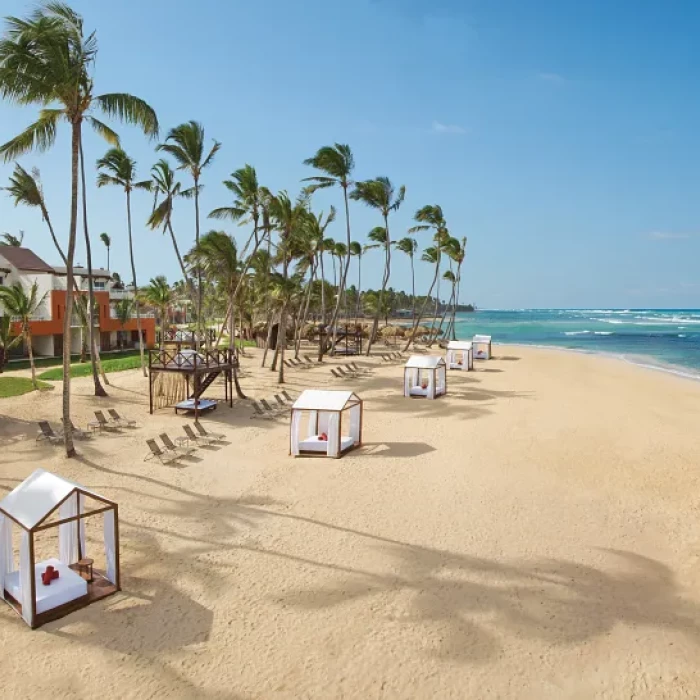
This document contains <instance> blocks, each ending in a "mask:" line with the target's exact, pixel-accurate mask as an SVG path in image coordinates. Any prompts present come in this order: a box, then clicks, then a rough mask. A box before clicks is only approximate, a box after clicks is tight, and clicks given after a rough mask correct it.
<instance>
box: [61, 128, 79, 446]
mask: <svg viewBox="0 0 700 700" xmlns="http://www.w3.org/2000/svg"><path fill="white" fill-rule="evenodd" d="M72 126H73V128H72V130H71V131H72V133H71V201H70V229H69V232H68V253H67V255H66V262H67V265H66V309H65V315H64V317H63V400H62V414H63V415H62V419H63V442H64V445H65V449H66V457H73V456H75V445H74V444H73V425H72V423H71V417H70V349H71V321H72V316H73V258H74V256H75V239H76V233H77V230H78V167H79V160H80V143H81V123H80V122H78V121H75V122H73V125H72Z"/></svg>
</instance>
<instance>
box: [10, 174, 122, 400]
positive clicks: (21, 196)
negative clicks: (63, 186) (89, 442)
mask: <svg viewBox="0 0 700 700" xmlns="http://www.w3.org/2000/svg"><path fill="white" fill-rule="evenodd" d="M0 189H5V190H6V191H7V192H8V194H9V195H10V197H12V199H13V200H14V203H15V206H19V205H20V204H22V205H24V206H27V207H34V208H37V209H39V211H40V212H41V218H42V219H43V220H44V221H45V222H46V226H47V228H48V229H49V235H50V236H51V240H52V241H53V244H54V247H55V248H56V251H57V252H58V255H59V257H60V258H61V261H62V262H63V264H64V265H65V266H66V267H67V266H68V260H67V258H66V254H65V253H64V252H63V248H62V247H61V244H60V243H59V242H58V238H56V233H55V231H54V228H53V224H52V223H51V218H50V217H49V211H48V208H47V206H46V201H45V199H44V192H43V190H42V188H41V182H40V180H39V171H38V170H37V169H36V168H34V169H33V170H32V172H31V173H28V172H27V171H26V170H25V169H24V168H23V167H22V166H21V165H19V164H15V169H14V171H13V173H12V175H11V176H10V184H9V185H8V186H7V187H5V188H0ZM73 291H74V292H75V303H76V306H77V309H78V314H79V316H80V318H81V319H82V318H83V314H88V307H87V304H88V303H89V295H88V299H85V298H84V295H83V294H82V292H81V290H80V288H79V287H78V285H77V283H76V281H75V278H73ZM92 308H93V309H94V308H95V304H94V303H93V307H92ZM81 322H82V321H81ZM86 327H87V326H86ZM90 341H91V347H90V351H91V352H90V355H91V360H92V365H93V367H92V369H93V375H92V377H93V383H94V385H95V396H106V395H107V392H106V391H105V390H104V389H103V388H102V385H101V384H100V380H99V377H97V371H96V370H99V372H100V374H101V375H102V381H104V383H105V384H107V385H109V381H108V380H107V376H106V374H105V372H104V370H103V368H102V363H101V362H100V353H99V350H98V348H97V341H96V339H95V336H94V334H92V335H91V336H90Z"/></svg>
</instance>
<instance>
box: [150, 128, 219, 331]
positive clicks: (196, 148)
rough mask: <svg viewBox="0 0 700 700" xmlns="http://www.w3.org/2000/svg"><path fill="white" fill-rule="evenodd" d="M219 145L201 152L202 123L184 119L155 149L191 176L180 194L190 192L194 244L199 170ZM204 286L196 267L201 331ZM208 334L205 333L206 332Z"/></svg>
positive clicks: (197, 222)
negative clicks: (192, 206) (189, 187)
mask: <svg viewBox="0 0 700 700" xmlns="http://www.w3.org/2000/svg"><path fill="white" fill-rule="evenodd" d="M220 148H221V144H220V143H219V142H218V141H214V145H213V146H212V147H211V149H210V151H209V153H207V154H206V155H205V151H206V146H205V143H204V127H203V126H202V125H201V124H200V123H199V122H196V121H189V122H185V123H184V124H180V125H179V126H176V127H175V128H174V129H171V130H170V131H169V132H168V135H167V136H166V137H165V143H162V144H160V145H159V146H158V150H159V151H165V152H166V153H169V154H170V155H171V156H172V157H173V158H174V159H175V161H176V162H177V164H178V170H187V172H189V174H190V175H191V176H192V180H193V182H194V187H193V188H192V190H185V192H183V193H182V194H183V195H186V196H189V195H190V193H191V194H192V195H193V196H194V217H195V218H194V224H195V245H197V244H199V193H200V189H201V188H200V184H199V183H200V180H201V177H202V171H203V170H204V168H206V167H207V166H209V165H211V164H212V162H213V160H214V156H215V155H216V153H217V151H218V150H219V149H220ZM203 294H204V290H203V288H202V272H201V270H197V330H198V331H199V333H201V332H202V313H201V312H202V302H203ZM207 337H208V336H207Z"/></svg>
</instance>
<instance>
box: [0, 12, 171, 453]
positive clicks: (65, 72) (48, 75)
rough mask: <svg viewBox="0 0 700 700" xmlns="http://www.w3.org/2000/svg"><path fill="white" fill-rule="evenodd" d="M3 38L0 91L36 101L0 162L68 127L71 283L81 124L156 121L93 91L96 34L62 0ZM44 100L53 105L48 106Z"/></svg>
mask: <svg viewBox="0 0 700 700" xmlns="http://www.w3.org/2000/svg"><path fill="white" fill-rule="evenodd" d="M6 23H7V30H6V34H5V38H4V40H3V41H0V96H2V97H3V98H5V99H7V100H10V101H12V102H16V103H18V104H20V105H35V104H38V105H40V106H41V108H42V109H41V111H40V112H39V118H38V119H37V121H35V122H34V123H33V124H31V125H30V126H29V127H27V129H25V130H24V131H23V132H22V133H21V134H19V135H17V136H15V137H14V138H12V139H10V141H8V142H7V143H5V144H4V145H2V146H0V156H1V157H2V158H3V159H4V160H5V162H8V161H11V160H14V159H15V158H17V157H18V156H20V155H22V154H23V153H26V152H28V151H31V150H35V149H36V150H39V151H45V150H47V149H49V148H50V147H51V146H53V144H54V142H55V138H56V133H57V127H58V124H59V122H61V121H66V122H67V123H68V124H70V127H71V204H70V223H69V229H68V250H67V254H66V259H67V262H68V264H67V265H66V278H67V279H66V282H67V288H68V289H72V287H73V258H74V255H75V244H76V235H77V222H78V170H79V161H80V149H81V145H82V129H83V125H84V124H85V123H87V124H88V125H89V126H91V127H92V128H93V129H94V130H95V131H96V132H97V133H98V134H100V135H101V136H102V137H103V138H104V139H106V140H107V141H108V142H109V143H111V144H113V145H116V144H117V143H118V137H117V134H116V133H115V132H114V131H113V130H112V129H111V128H110V127H108V126H107V125H106V124H105V123H104V122H102V121H100V120H99V119H97V118H96V117H95V116H93V112H94V111H101V112H102V113H104V114H105V115H107V116H109V117H117V118H119V119H121V120H123V121H127V122H130V123H133V124H136V125H138V126H140V127H141V128H142V129H143V131H144V132H145V133H146V134H147V135H149V136H152V137H155V136H157V134H158V119H157V117H156V114H155V112H154V111H153V109H152V108H151V107H150V106H149V105H148V104H147V103H146V102H144V101H143V100H141V99H139V98H137V97H134V96H133V95H129V94H126V93H108V94H103V95H95V94H94V93H93V87H94V83H93V80H92V78H91V77H90V72H91V68H92V65H93V63H94V61H95V57H96V54H97V39H96V36H95V33H94V32H93V33H91V34H88V35H87V36H85V35H84V33H83V20H82V17H81V16H80V15H79V14H77V13H76V12H74V11H73V10H71V8H70V7H68V6H67V5H65V4H63V3H61V2H50V3H48V4H46V5H45V6H43V7H40V8H39V9H37V10H36V11H35V12H33V13H32V14H31V15H30V16H29V18H27V19H19V18H15V17H10V18H7V19H6ZM50 105H55V106H54V107H50ZM72 308H73V297H72V295H71V294H66V309H65V315H64V320H63V337H64V338H65V339H66V342H64V343H63V375H64V380H63V431H64V436H65V449H66V455H67V456H69V457H71V456H73V455H74V454H75V447H74V444H73V432H72V427H71V420H70V342H67V340H68V339H69V338H70V333H71V317H72Z"/></svg>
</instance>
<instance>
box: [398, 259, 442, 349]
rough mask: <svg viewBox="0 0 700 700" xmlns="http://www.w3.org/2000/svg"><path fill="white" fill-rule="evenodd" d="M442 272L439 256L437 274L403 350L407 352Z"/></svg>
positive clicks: (436, 267)
mask: <svg viewBox="0 0 700 700" xmlns="http://www.w3.org/2000/svg"><path fill="white" fill-rule="evenodd" d="M439 272H440V259H439V258H438V263H437V264H436V265H435V276H434V277H433V282H432V284H431V285H430V289H429V290H428V294H427V296H426V297H425V301H424V302H423V306H421V309H420V312H419V313H418V318H417V319H416V322H415V323H414V324H413V330H412V331H411V335H410V336H409V338H408V342H407V343H406V345H405V346H404V349H403V352H406V351H407V350H408V348H410V347H411V343H413V341H414V340H415V338H416V330H417V329H418V326H420V322H421V319H422V318H423V314H424V313H425V309H426V307H427V306H428V302H429V301H430V295H431V294H432V293H433V289H434V288H435V283H436V282H437V279H438V274H439Z"/></svg>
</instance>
